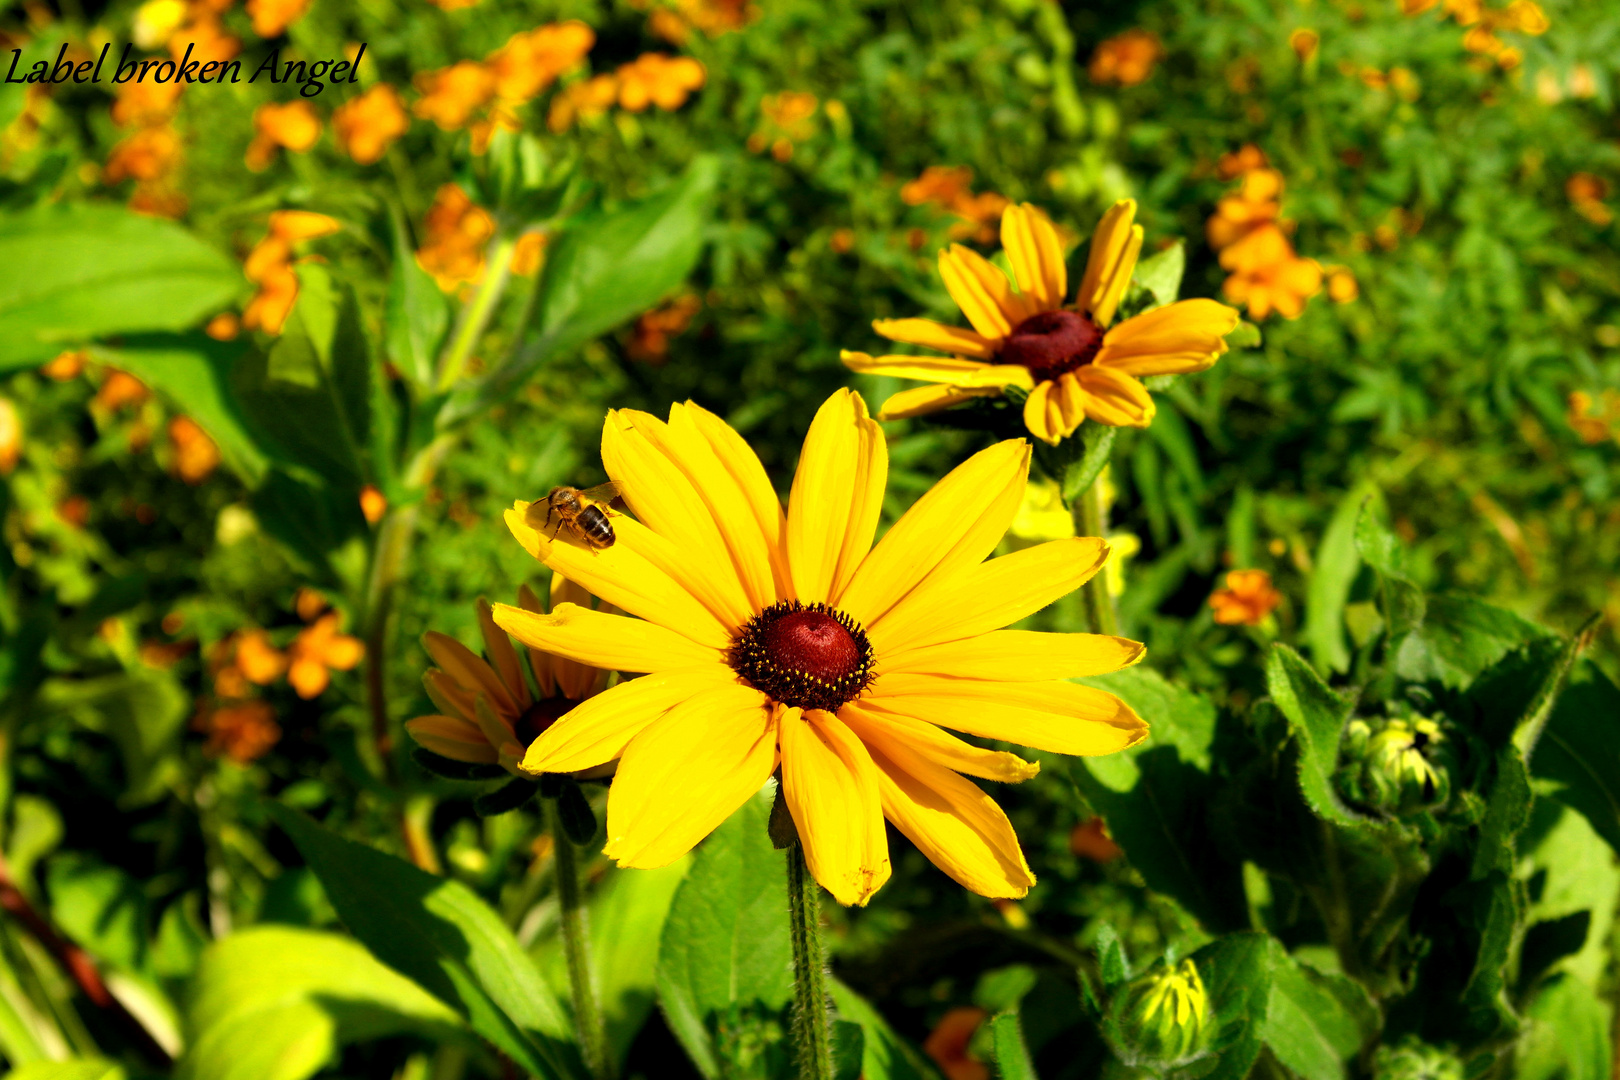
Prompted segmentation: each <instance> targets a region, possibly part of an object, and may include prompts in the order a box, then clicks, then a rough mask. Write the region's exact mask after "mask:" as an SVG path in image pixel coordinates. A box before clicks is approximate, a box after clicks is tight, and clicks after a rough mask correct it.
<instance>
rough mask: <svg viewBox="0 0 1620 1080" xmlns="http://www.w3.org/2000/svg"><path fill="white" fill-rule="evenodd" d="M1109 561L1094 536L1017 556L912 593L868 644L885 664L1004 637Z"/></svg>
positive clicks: (874, 626) (874, 629) (871, 631)
mask: <svg viewBox="0 0 1620 1080" xmlns="http://www.w3.org/2000/svg"><path fill="white" fill-rule="evenodd" d="M1107 558H1108V545H1107V544H1105V543H1103V542H1102V541H1101V540H1099V539H1097V538H1095V537H1090V536H1076V537H1071V538H1069V539H1067V540H1052V541H1049V542H1048V543H1045V544H1037V545H1036V546H1035V547H1032V548H1025V549H1024V550H1023V551H1015V552H1013V553H1012V554H1011V555H1003V556H1001V557H1000V558H999V559H991V560H990V561H989V562H985V563H980V564H979V565H978V566H974V567H969V568H968V569H966V570H964V571H962V572H961V573H958V574H954V575H952V576H951V577H950V578H949V579H948V580H945V581H941V582H939V583H938V584H932V583H931V584H930V587H929V588H928V589H919V590H915V591H914V592H912V594H911V595H909V596H907V597H906V598H905V599H904V600H902V601H900V602H899V603H898V604H896V605H895V606H894V607H893V608H892V609H890V611H889V612H888V614H886V615H884V616H883V617H882V618H881V619H878V620H876V621H875V622H872V623H870V624H868V625H867V627H866V632H867V636H868V637H869V638H870V639H871V641H872V647H873V650H874V651H875V653H876V655H878V656H880V657H881V656H893V655H897V654H899V653H900V652H902V651H904V650H907V649H920V648H922V647H923V646H925V645H934V644H937V643H939V642H942V641H959V640H961V639H962V638H970V637H976V636H977V635H979V634H984V633H988V632H989V631H991V630H999V629H1001V628H1002V627H1004V626H1008V625H1010V624H1012V623H1015V622H1017V621H1018V620H1019V619H1022V618H1025V617H1026V616H1029V615H1033V614H1034V613H1035V612H1037V611H1039V610H1041V608H1043V607H1045V606H1046V605H1047V604H1050V603H1051V602H1052V601H1054V600H1056V599H1057V598H1058V597H1060V596H1067V595H1068V594H1069V593H1071V592H1073V591H1074V590H1075V589H1078V588H1079V587H1080V586H1081V585H1083V584H1084V583H1085V582H1086V581H1087V580H1089V579H1090V577H1091V575H1093V574H1095V573H1096V572H1097V571H1098V570H1100V569H1102V565H1103V563H1104V562H1105V561H1106V560H1107Z"/></svg>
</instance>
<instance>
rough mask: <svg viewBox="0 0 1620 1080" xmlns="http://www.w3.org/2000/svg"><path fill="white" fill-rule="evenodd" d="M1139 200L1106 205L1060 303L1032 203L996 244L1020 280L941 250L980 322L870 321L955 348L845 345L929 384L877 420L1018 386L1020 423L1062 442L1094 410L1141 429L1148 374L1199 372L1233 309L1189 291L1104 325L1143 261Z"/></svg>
mask: <svg viewBox="0 0 1620 1080" xmlns="http://www.w3.org/2000/svg"><path fill="white" fill-rule="evenodd" d="M1135 216H1136V203H1135V202H1134V201H1132V200H1130V199H1125V200H1123V201H1121V202H1117V203H1115V204H1114V206H1113V208H1112V209H1110V210H1109V211H1108V213H1106V214H1104V215H1103V219H1102V222H1101V223H1100V224H1098V226H1097V231H1096V232H1095V233H1094V234H1093V235H1092V238H1091V254H1090V257H1089V258H1088V259H1087V261H1086V274H1085V277H1084V279H1082V280H1081V282H1080V291H1079V293H1078V294H1077V295H1076V297H1075V302H1074V307H1073V308H1066V307H1064V297H1065V296H1066V295H1067V293H1068V271H1067V269H1066V268H1065V266H1064V263H1063V244H1062V242H1061V241H1060V240H1059V239H1058V234H1057V230H1056V229H1055V228H1053V226H1052V222H1051V221H1050V220H1048V219H1047V217H1046V215H1045V214H1043V213H1042V212H1041V211H1040V210H1038V209H1036V208H1035V207H1033V206H1031V205H1030V204H1028V203H1025V204H1023V205H1022V206H1009V207H1008V208H1007V211H1006V213H1004V214H1003V215H1002V217H1001V246H1002V247H1003V248H1004V249H1005V250H1006V253H1007V261H1008V262H1009V263H1011V264H1012V270H1013V276H1014V277H1015V278H1017V281H1018V288H1017V291H1014V289H1013V285H1012V283H1011V282H1009V281H1008V280H1007V275H1005V274H1003V273H1002V272H1001V271H1000V270H998V269H996V267H995V266H994V265H992V264H991V263H990V262H989V261H987V260H986V259H985V258H984V257H983V256H981V255H979V254H978V253H977V252H974V251H971V250H969V249H968V248H965V247H962V246H961V245H960V244H953V245H952V246H951V248H950V249H949V250H948V251H941V252H940V253H939V275H940V277H942V278H944V279H945V288H946V290H947V291H949V292H950V294H951V299H953V300H955V301H956V303H957V306H958V307H960V308H961V309H962V313H963V314H964V315H966V316H967V320H968V322H969V323H971V324H972V326H973V329H971V330H964V329H962V328H960V327H955V326H944V325H941V324H940V323H936V322H933V321H932V320H929V319H879V320H877V321H876V322H874V323H873V324H872V328H873V329H874V330H876V331H877V332H878V333H879V334H882V335H883V336H884V337H886V338H889V339H890V340H892V341H903V342H907V343H909V344H912V345H922V346H924V347H925V348H930V349H939V350H940V351H942V352H948V353H952V354H954V355H953V356H951V357H948V358H947V357H938V356H879V357H872V356H868V355H867V354H866V353H859V352H845V353H844V354H843V358H844V363H845V364H847V365H849V367H851V368H853V369H854V370H856V371H861V372H867V373H870V374H874V375H896V376H899V377H900V378H903V379H922V380H924V381H926V382H930V383H934V384H935V385H933V386H923V387H919V388H917V389H915V390H905V391H902V392H901V393H898V394H896V395H894V396H893V397H891V398H890V399H889V400H888V401H887V402H885V403H884V405H883V411H882V412H881V413H879V414H878V417H879V419H883V420H898V419H901V418H902V417H907V416H920V415H922V414H924V413H931V412H936V411H938V410H940V409H943V408H946V407H948V406H951V405H955V404H957V403H958V402H961V401H965V400H966V399H968V398H970V397H985V396H993V395H997V394H1000V393H1001V392H1002V390H1003V389H1004V388H1005V387H1009V386H1016V387H1020V388H1021V389H1024V390H1026V391H1028V392H1029V397H1028V399H1027V400H1026V401H1025V403H1024V425H1025V427H1027V428H1028V429H1029V431H1030V433H1031V434H1033V435H1034V436H1035V437H1036V438H1039V439H1044V440H1045V441H1046V442H1049V443H1056V442H1057V441H1058V440H1059V439H1062V438H1064V437H1066V436H1068V435H1072V434H1074V430H1075V429H1076V428H1078V427H1079V426H1080V424H1081V423H1082V422H1083V421H1085V420H1087V419H1090V420H1094V421H1096V422H1097V423H1099V424H1109V425H1113V426H1116V427H1117V426H1128V427H1146V426H1147V425H1148V424H1149V423H1150V422H1151V421H1152V420H1153V411H1154V406H1153V398H1152V397H1151V396H1150V395H1149V394H1148V392H1147V388H1146V387H1144V386H1143V385H1142V383H1141V381H1140V377H1141V376H1144V375H1180V374H1185V373H1187V372H1191V371H1203V370H1204V369H1206V368H1208V367H1210V366H1211V365H1213V364H1214V363H1215V360H1216V358H1217V357H1219V356H1220V355H1221V354H1222V353H1223V352H1225V351H1226V341H1225V337H1226V335H1227V334H1230V333H1231V332H1232V331H1233V330H1235V329H1237V325H1238V313H1237V312H1236V311H1234V310H1233V309H1232V308H1229V307H1227V306H1226V305H1225V304H1220V303H1216V302H1215V301H1214V300H1182V301H1179V302H1177V303H1174V304H1167V305H1165V306H1164V307H1161V308H1157V309H1155V310H1153V311H1147V312H1143V313H1142V314H1141V315H1138V316H1136V317H1135V318H1132V319H1127V320H1125V321H1124V322H1122V323H1120V324H1119V325H1118V326H1115V327H1113V328H1112V329H1110V328H1109V325H1108V324H1109V323H1111V322H1113V321H1114V314H1115V312H1117V311H1118V309H1119V304H1120V301H1121V300H1123V299H1124V297H1125V289H1126V286H1128V285H1129V284H1130V281H1131V272H1132V271H1133V270H1135V269H1136V257H1137V255H1138V254H1139V253H1140V252H1141V250H1142V227H1141V226H1140V225H1133V224H1131V221H1132V219H1133V218H1134V217H1135Z"/></svg>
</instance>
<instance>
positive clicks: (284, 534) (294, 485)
mask: <svg viewBox="0 0 1620 1080" xmlns="http://www.w3.org/2000/svg"><path fill="white" fill-rule="evenodd" d="M252 505H253V515H254V517H256V518H257V519H258V521H259V524H260V525H261V526H263V527H264V531H265V532H266V533H268V534H269V535H270V536H272V537H273V538H275V539H276V540H277V541H279V542H280V543H282V544H283V545H285V546H286V548H287V549H288V551H289V553H290V554H291V555H292V557H293V559H294V560H295V562H297V563H298V564H300V568H301V569H302V570H303V571H304V572H305V573H306V574H307V575H309V576H311V577H314V578H315V579H317V580H318V581H320V582H323V583H326V584H336V585H340V586H341V585H343V584H345V583H346V577H345V572H346V571H348V572H351V573H352V572H353V571H354V570H356V569H363V566H362V567H355V566H353V565H351V564H353V563H355V562H357V561H358V562H360V563H362V564H363V561H364V552H363V550H361V551H354V550H353V549H356V548H358V547H359V546H360V543H361V541H362V538H363V537H364V536H365V534H366V519H365V517H364V516H362V514H361V512H360V499H359V496H358V494H357V493H356V492H354V491H352V490H349V489H341V488H332V487H329V486H326V485H324V484H318V483H314V482H311V481H308V480H303V479H300V478H298V477H295V476H293V475H291V474H290V473H288V472H286V471H285V470H283V469H281V468H273V469H271V470H270V473H269V475H268V476H267V477H266V478H265V480H264V482H263V483H262V484H260V485H259V489H258V490H257V491H255V492H254V493H253V500H252ZM351 552H353V553H355V554H358V555H360V556H361V558H360V559H359V560H355V559H353V558H349V559H345V558H344V557H343V556H345V555H349V554H350V553H351ZM354 583H356V584H357V583H358V582H357V581H355V582H354Z"/></svg>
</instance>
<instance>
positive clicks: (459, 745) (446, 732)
mask: <svg viewBox="0 0 1620 1080" xmlns="http://www.w3.org/2000/svg"><path fill="white" fill-rule="evenodd" d="M405 730H406V731H408V732H410V735H411V738H413V739H415V740H416V742H417V744H418V745H420V746H422V747H423V748H424V749H427V750H431V751H433V752H434V753H435V754H438V755H439V756H440V757H447V758H449V759H450V760H451V761H466V762H470V763H472V764H475V765H493V764H495V761H496V756H497V755H496V753H495V748H494V747H493V746H491V745H489V740H488V739H486V738H484V733H483V732H481V731H479V730H478V725H476V724H469V723H468V722H467V721H465V720H462V719H459V718H457V717H454V716H418V717H417V718H416V719H415V720H407V721H405Z"/></svg>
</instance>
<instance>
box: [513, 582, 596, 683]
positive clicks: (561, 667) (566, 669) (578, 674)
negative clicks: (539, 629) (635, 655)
mask: <svg viewBox="0 0 1620 1080" xmlns="http://www.w3.org/2000/svg"><path fill="white" fill-rule="evenodd" d="M591 601H592V597H591V594H590V593H588V592H586V591H585V590H584V589H583V588H582V587H581V586H580V584H579V582H577V581H569V580H568V579H567V578H565V577H563V576H562V575H561V574H552V575H551V610H552V611H556V610H557V608H559V607H560V606H562V605H563V604H574V605H577V606H579V607H582V608H591ZM525 610H528V609H527V608H525ZM550 655H551V670H552V673H553V675H555V676H556V680H557V691H556V692H557V693H559V694H561V695H562V696H563V697H565V698H572V699H574V700H575V701H583V700H584V699H585V698H588V697H590V696H591V695H592V694H594V693H596V692H598V691H599V690H601V689H602V685H603V684H604V683H605V682H606V681H607V671H605V670H603V669H601V668H596V667H592V666H591V665H590V664H581V663H580V662H579V661H577V660H570V659H568V658H567V657H566V656H558V655H556V654H555V653H553V654H550Z"/></svg>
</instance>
